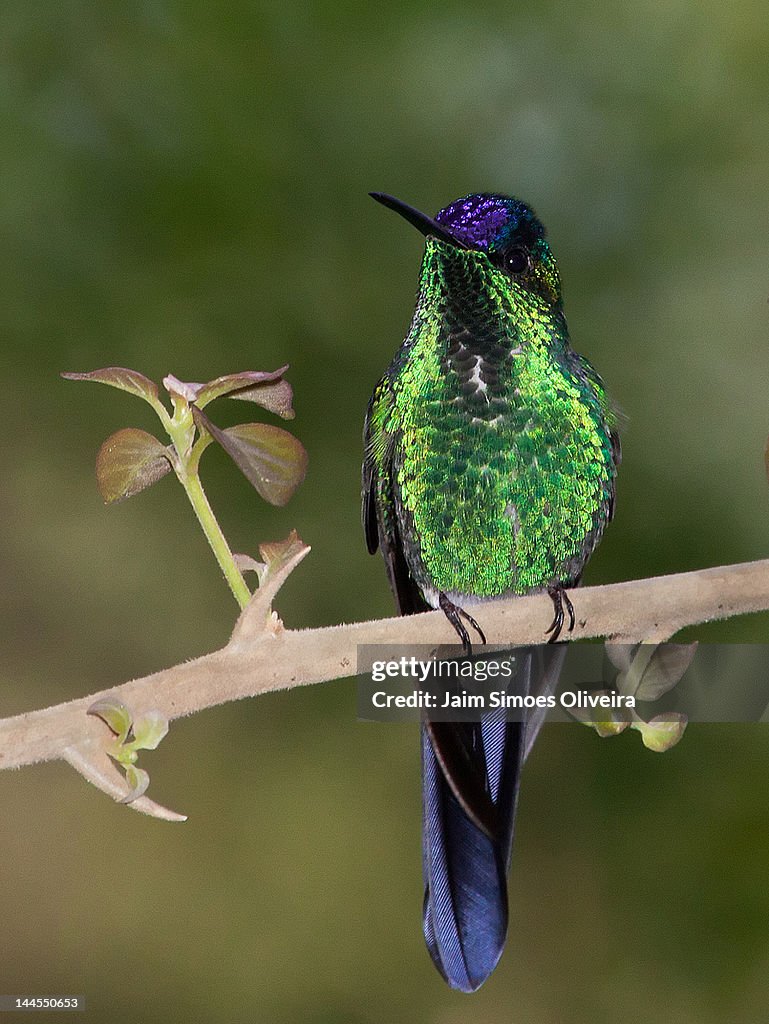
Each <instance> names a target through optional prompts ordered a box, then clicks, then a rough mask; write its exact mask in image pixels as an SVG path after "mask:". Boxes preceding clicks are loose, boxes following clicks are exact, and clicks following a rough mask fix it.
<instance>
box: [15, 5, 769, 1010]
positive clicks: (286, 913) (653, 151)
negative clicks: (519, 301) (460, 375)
mask: <svg viewBox="0 0 769 1024" xmlns="http://www.w3.org/2000/svg"><path fill="white" fill-rule="evenodd" d="M1 34H2V42H0V47H2V60H1V61H0V338H1V339H2V340H1V341H0V360H1V361H2V381H3V396H4V398H3V401H4V410H3V411H4V415H3V432H2V437H3V444H2V451H1V456H0V457H1V460H2V461H1V462H0V468H1V472H2V480H3V484H2V488H1V489H0V510H2V516H3V529H2V531H0V601H1V602H2V644H1V645H0V678H1V680H2V689H1V691H0V710H1V711H2V713H3V714H6V715H9V714H14V713H18V712H21V711H23V710H27V709H31V708H34V707H39V706H43V705H45V704H47V703H53V702H58V701H61V700H64V699H67V698H70V697H74V696H80V695H83V694H86V693H89V692H92V691H95V690H99V689H103V688H105V687H107V686H109V685H111V684H116V683H119V682H122V681H123V680H125V679H127V678H130V677H132V676H139V675H143V674H146V673H148V672H150V671H152V670H155V669H159V668H162V667H165V666H168V665H172V664H175V663H177V662H179V661H181V660H183V659H185V658H190V657H193V656H195V655H197V654H201V653H204V652H206V651H209V650H213V649H214V648H216V647H218V646H221V645H222V644H223V643H224V642H225V640H226V639H227V637H228V635H229V631H230V629H231V626H232V623H233V620H234V616H235V613H236V608H235V605H234V602H233V601H232V599H231V597H230V595H229V593H228V591H227V589H226V587H225V585H224V583H223V581H222V580H221V579H220V578H219V576H218V571H217V569H216V567H215V564H214V562H213V559H212V558H211V557H210V555H209V552H208V550H207V548H206V546H205V542H204V540H203V538H202V536H201V535H200V534H199V531H198V529H197V527H196V524H195V523H194V521H193V516H192V514H191V512H190V510H189V509H188V507H187V506H186V503H185V499H184V497H183V495H182V493H181V490H180V488H178V487H177V486H175V485H174V483H173V481H172V480H170V479H169V480H165V481H163V482H162V483H161V484H159V485H158V486H157V487H156V488H154V489H152V490H151V491H149V492H147V493H146V494H144V495H141V496H140V497H138V498H136V499H134V500H132V501H129V502H127V503H125V504H123V505H120V506H117V507H114V508H111V509H109V510H107V509H105V508H104V507H103V505H102V504H101V501H100V499H99V497H98V494H97V492H96V487H95V483H94V480H93V457H94V455H95V453H96V451H97V449H98V447H99V445H100V444H101V441H102V440H103V439H104V437H106V436H107V434H109V433H110V432H112V431H113V430H115V429H117V428H119V427H122V426H127V425H135V426H142V427H145V428H147V429H154V422H153V416H152V413H151V412H150V410H149V409H148V408H147V407H145V406H144V405H143V404H142V403H141V402H138V401H136V400H135V399H131V398H129V397H128V396H126V395H122V394H120V393H119V392H115V391H112V390H110V389H107V388H99V387H96V386H94V385H81V384H71V383H65V382H64V381H62V380H60V379H59V378H58V376H57V375H58V372H59V371H60V370H65V369H68V370H88V369H93V368H94V367H98V366H105V365H110V364H118V365H123V366H129V367H133V368H136V369H138V370H141V371H143V372H144V373H146V374H148V375H149V376H151V377H153V378H156V379H159V378H160V377H161V376H163V375H164V374H165V373H167V372H173V373H175V374H176V375H177V376H179V377H181V378H183V379H187V380H206V379H208V378H209V377H213V376H216V375H218V374H220V373H225V372H232V371H235V370H241V369H274V368H275V367H277V366H279V365H282V364H283V363H284V362H289V363H290V364H291V370H290V375H289V379H290V380H291V382H292V383H293V385H294V387H295V404H296V408H297V412H298V415H297V419H296V421H295V423H294V425H293V429H295V432H296V433H297V435H298V436H299V437H300V438H301V439H302V441H303V442H304V444H305V445H306V447H307V449H308V451H309V454H310V470H309V474H308V477H307V480H306V482H305V484H304V485H303V487H302V488H301V490H300V491H299V493H298V494H297V496H296V497H295V499H294V500H293V501H292V502H291V504H290V505H289V506H288V508H286V509H283V510H273V509H270V508H267V507H266V506H265V505H264V504H263V503H261V502H260V500H259V499H258V498H257V496H256V495H255V494H254V492H253V491H251V489H250V488H249V486H248V484H247V483H246V482H245V481H244V480H243V479H242V478H241V477H240V476H239V474H238V473H237V471H236V470H235V469H234V468H233V467H232V465H231V464H229V463H228V462H227V460H226V458H225V457H224V456H223V455H222V453H220V452H218V451H211V452H210V453H209V454H208V455H206V458H205V462H204V477H205V481H206V483H207V486H208V488H209V494H210V496H211V499H212V502H213V503H214V505H215V507H216V508H217V509H218V510H219V512H220V515H221V520H222V522H223V525H224V527H225V529H226V532H227V534H228V536H229V537H230V539H231V541H232V543H233V545H234V546H235V548H236V549H238V550H246V551H250V552H255V551H256V548H257V545H258V543H259V542H260V541H262V540H271V539H276V538H279V537H283V536H285V535H286V534H287V533H288V531H289V529H290V528H291V527H296V528H297V529H298V530H299V532H300V534H301V536H302V537H303V538H304V539H305V540H307V541H308V542H309V543H310V544H311V545H312V548H313V551H312V554H311V555H310V557H309V558H308V559H307V560H306V561H305V562H304V563H303V565H302V566H301V568H300V569H299V570H297V572H296V573H295V574H294V576H293V577H292V579H291V580H290V582H289V583H288V584H287V586H286V587H285V589H284V591H283V592H282V593H281V595H280V599H279V602H278V609H279V611H280V613H281V615H282V617H283V618H284V620H285V622H286V624H287V625H288V626H292V627H309V626H315V625H321V624H330V623H336V622H339V621H345V620H346V621H350V620H354V619H360V618H371V617H376V616H382V615H388V614H390V612H391V601H390V596H389V593H388V590H387V586H386V582H385V578H384V572H383V569H382V566H381V564H380V563H379V561H378V560H374V559H371V558H369V557H368V555H367V554H366V553H365V549H364V544H363V540H362V537H361V533H360V528H359V518H358V498H359V475H358V474H359V461H360V434H361V426H362V420H363V414H364V410H365V406H366V402H367V399H368V395H369V393H370V391H371V388H372V386H373V384H374V382H375V381H376V379H377V378H378V376H379V375H380V373H381V372H382V370H383V369H384V368H385V366H386V365H387V363H388V362H389V360H390V358H391V356H392V353H393V352H394V350H395V348H396V346H397V345H398V344H399V342H400V339H401V337H402V336H403V333H404V331H405V328H406V326H407V324H408V321H409V318H410V315H411V311H412V305H413V296H414V291H415V284H416V275H417V268H418V264H419V260H420V255H421V249H422V240H421V239H420V237H419V236H418V235H417V233H416V232H414V231H412V230H410V229H409V228H408V227H407V226H406V225H405V224H404V223H403V222H402V221H400V220H399V219H398V218H397V217H395V216H393V215H392V214H388V213H386V212H385V211H384V210H382V209H381V208H380V207H377V206H376V205H375V204H374V203H373V202H372V201H371V200H370V199H369V198H368V197H367V195H366V193H367V192H368V191H369V190H370V189H383V190H386V191H389V192H392V193H394V194H395V195H397V196H401V197H402V198H404V199H405V200H407V201H409V202H412V203H414V204H415V205H417V206H420V207H422V208H425V209H427V210H428V211H435V210H437V209H438V208H439V207H440V206H442V205H444V204H445V203H447V202H448V201H450V200H451V199H453V198H455V197H456V196H458V195H461V194H463V193H466V192H469V191H476V190H498V191H503V192H513V193H515V194H518V195H520V196H522V197H523V198H525V199H526V200H528V201H529V202H531V203H532V204H533V205H534V206H535V208H536V209H537V211H538V212H539V213H540V215H541V216H542V218H543V219H544V221H545V223H546V224H547V225H548V228H549V232H550V237H551V240H552V243H553V246H554V248H555V251H556V253H557V256H558V259H559V261H560V267H561V273H562V277H563V280H564V282H565V290H566V311H567V315H568V319H569V324H570V327H571V332H572V337H573V339H574V343H575V346H576V347H577V348H578V350H579V351H581V352H584V353H585V354H586V355H588V356H589V357H590V358H591V359H592V360H593V361H594V363H595V365H596V366H597V367H598V369H599V370H600V372H601V373H602V374H603V376H604V377H605V379H606V381H607V383H608V384H609V386H610V388H611V390H612V393H613V395H614V397H615V399H616V400H617V402H618V404H619V405H620V406H621V407H622V408H623V409H624V411H625V413H626V414H627V417H628V427H627V429H626V431H625V435H624V449H625V462H624V465H623V467H622V471H621V477H620V485H619V502H618V515H617V519H616V520H615V522H614V524H613V525H612V526H611V528H610V530H609V531H608V533H607V535H606V538H605V540H604V542H603V545H602V547H601V550H600V552H599V553H598V554H597V555H596V557H595V558H594V560H593V562H592V564H591V567H590V569H589V572H588V575H587V582H593V583H597V582H604V581H613V580H622V579H629V578H632V577H636V576H645V575H652V574H660V573H667V572H676V571H680V570H686V569H692V568H698V567H702V566H707V565H717V564H722V563H730V562H736V561H742V560H749V559H753V558H758V557H764V556H766V555H767V552H769V501H768V500H767V499H768V493H767V483H766V479H765V475H764V469H763V447H764V442H765V439H766V435H767V431H768V430H769V414H768V412H767V397H766V396H767V384H769V352H768V351H767V336H768V335H769V305H768V304H767V299H768V298H769V231H768V230H767V229H768V228H769V214H768V206H767V192H768V189H767V181H768V172H769V117H767V110H769V62H767V59H766V55H767V52H768V51H769V13H768V12H767V7H766V4H765V2H763V0H736V2H735V3H733V4H731V5H724V4H722V3H719V2H716V0H698V2H695V0H667V2H659V0H639V2H638V3H636V4H633V5H624V6H623V5H616V4H612V3H608V2H607V0H595V2H587V3H585V4H581V5H578V6H575V5H566V4H558V3H555V2H547V0H546V2H544V3H541V4H538V5H533V6H532V5H530V4H529V5H524V4H518V3H513V4H511V3H510V2H509V0H505V2H499V3H497V2H493V0H481V2H479V3H474V4H469V3H466V2H465V3H456V2H448V3H444V4H442V5H440V6H438V5H436V4H434V3H430V2H427V0H410V2H408V3H406V2H403V0H393V2H392V3H389V4H386V5H384V6H381V5H380V6H379V7H375V6H374V5H365V4H363V5H354V4H345V3H343V2H341V0H329V2H326V3H323V2H312V3H307V4H297V5H288V6H286V5H277V4H262V3H259V2H256V3H253V2H252V3H240V2H235V3H230V4H227V5H221V6H220V5H210V4H205V3H202V2H199V0H193V2H191V3H187V4H178V3H176V4H174V3H164V2H160V0H158V2H153V0H144V2H138V3H136V4H132V5H126V4H122V3H116V2H109V0H104V2H102V3H101V4H98V5H91V4H85V3H78V2H74V0H59V2H56V3H54V2H52V0H44V2H43V3H39V4H35V5H28V4H24V3H21V2H20V0H9V2H8V3H6V4H4V6H3V15H2V33H1ZM247 408H248V407H245V406H240V405H236V404H235V403H232V404H231V406H227V407H221V404H220V405H219V406H216V407H215V410H217V411H218V413H219V421H220V422H234V421H235V420H237V419H238V418H240V419H243V418H244V415H243V414H244V412H245V411H246V410H247ZM228 416H229V417H230V419H229V420H228V419H227V417H228ZM768 621H769V620H767V617H766V616H761V617H754V618H745V619H743V620H732V621H731V622H729V623H727V624H725V625H722V626H719V627H711V628H709V629H704V628H703V629H698V630H696V631H694V632H693V635H695V636H699V637H702V638H710V639H722V640H764V639H766V636H767V624H768ZM417 750H418V740H417V730H416V727H415V726H384V725H372V724H359V723H357V722H356V721H355V713H354V684H353V683H352V681H349V680H346V681H341V682H337V683H332V684H329V685H326V686H322V687H316V688H311V689H306V690H295V691H293V692H291V693H287V694H276V695H272V696H268V697H264V698H262V699H260V700H254V701H249V702H244V703H241V704H238V705H231V706H228V707H223V708H220V709H217V710H214V711H209V712H206V713H204V714H200V715H198V716H195V717H194V718H192V719H189V720H186V721H182V722H178V723H175V724H174V725H173V727H172V729H171V733H170V735H169V737H168V738H167V739H166V740H165V742H164V743H163V744H162V746H161V748H160V749H159V750H158V751H157V752H156V753H154V754H150V755H148V756H147V757H146V758H145V760H144V762H143V763H144V764H145V765H146V766H147V767H148V768H149V769H150V771H151V774H152V787H151V793H152V795H153V796H155V798H156V799H158V800H159V801H161V802H162V803H165V804H168V805H169V806H171V807H174V808H176V809H179V810H182V811H185V812H186V813H188V814H189V816H190V818H189V821H188V822H187V823H186V824H184V825H169V824H163V823H160V822H157V821H153V820H149V819H147V818H144V817H141V816H139V815H136V814H133V813H131V812H130V811H129V810H126V809H125V808H121V807H118V806H116V805H115V804H113V803H111V802H110V801H109V800H108V799H107V798H106V797H105V796H104V795H102V794H100V793H98V792H96V791H95V790H92V789H90V788H89V787H88V786H86V785H85V784H84V783H83V782H82V780H81V779H80V778H79V776H76V775H75V773H74V772H72V771H71V770H70V769H69V768H67V767H65V766H62V765H45V766H39V767H35V768H27V769H24V771H22V772H20V773H14V774H11V773H6V774H3V775H1V776H0V807H2V821H3V827H2V830H1V831H0V864H1V865H2V887H1V888H0V935H1V936H2V954H1V955H0V991H1V992H6V993H18V992H32V993H36V994H39V993H49V992H62V993H71V992H77V993H82V994H85V995H86V997H87V999H88V1001H89V1007H90V1011H89V1013H90V1017H91V1019H94V1020H107V1019H115V1018H116V1016H119V1017H120V1019H123V1018H126V1019H128V1018H129V1017H132V1018H133V1019H136V1020H141V1021H145V1022H149V1024H154V1022H156V1021H157V1022H161V1021H162V1022H167V1021H171V1020H176V1019H194V1020H199V1021H217V1022H218V1021H259V1022H262V1021H265V1022H284V1021H285V1022H289V1021H290V1022H294V1021H302V1022H305V1021H306V1022H309V1024H337V1022H350V1024H369V1022H371V1024H374V1022H393V1021H406V1020H413V1021H428V1022H434V1024H452V1022H460V1021H463V1022H464V1021H467V1020H478V1021H484V1022H488V1024H494V1022H497V1021H499V1022H502V1021H504V1022H518V1021H520V1022H526V1024H529V1022H538V1024H581V1022H596V1021H613V1020H616V1019H617V1018H618V1017H619V1016H621V1017H622V1019H624V1020H628V1021H633V1022H642V1024H645V1022H652V1021H655V1022H656V1021H659V1020H671V1021H673V1020H675V1021H676V1022H679V1024H689V1022H692V1024H694V1022H697V1024H711V1022H713V1024H715V1022H718V1024H721V1022H723V1021H725V1020H728V1021H730V1022H753V1021H759V1020H763V1019H765V1017H766V1006H767V1004H769V786H768V785H767V777H768V776H769V734H767V732H766V730H765V729H763V728H761V727H757V726H752V727H751V726H739V727H738V726H732V727H726V726H720V727H714V726H710V727H708V726H693V727H691V728H690V729H689V731H688V733H687V735H686V736H685V738H684V741H683V742H682V743H681V744H680V746H678V747H677V748H676V749H675V750H673V751H672V752H670V753H668V754H666V755H664V756H662V755H655V754H651V753H649V752H648V751H646V750H644V749H643V748H642V746H641V743H640V741H639V738H638V736H637V735H635V734H633V735H623V736H622V737H620V738H618V739H616V740H612V741H601V740H599V739H598V738H597V737H596V736H595V735H593V734H591V733H590V732H588V731H587V730H585V729H582V728H579V727H568V726H561V727H557V726H554V727H551V728H550V729H548V730H545V733H544V734H543V736H542V739H541V741H540V743H539V744H538V749H536V750H535V752H534V755H533V757H532V759H531V761H530V763H529V765H528V767H527V771H526V775H525V779H524V787H523V793H522V801H521V807H520V814H519V823H518V824H519V827H518V838H517V842H516V849H515V853H514V865H513V872H512V876H511V905H512V915H511V917H512V924H511V934H510V940H509V944H508V948H507V952H506V955H505V957H504V959H503V961H502V963H501V965H500V967H499V969H498V970H497V972H496V973H495V974H494V975H493V977H492V978H491V980H490V981H489V982H488V984H487V985H486V986H485V987H484V988H483V989H482V990H481V991H480V992H479V993H478V994H477V995H475V996H473V997H465V996H461V995H458V994H456V993H453V992H451V991H449V990H448V989H446V988H445V986H444V985H443V983H442V982H441V980H440V979H439V977H438V975H437V974H436V972H435V971H434V969H433V967H432V965H431V963H430V961H429V958H428V956H427V953H426V952H425V950H424V948H423V944H422V938H421V932H420V911H421V898H422V894H421V864H420V849H419V827H420V823H419V818H420V809H419V808H420V798H419V766H418V753H417Z"/></svg>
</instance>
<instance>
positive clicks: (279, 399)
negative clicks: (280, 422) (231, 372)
mask: <svg viewBox="0 0 769 1024" xmlns="http://www.w3.org/2000/svg"><path fill="white" fill-rule="evenodd" d="M227 397H228V398H236V399H237V400H238V401H240V402H255V403H256V405H261V407H262V408H263V409H267V410H268V412H273V413H275V415H276V416H280V417H281V418H282V419H284V420H292V419H293V418H294V416H296V413H295V412H294V407H293V405H292V404H291V403H292V400H293V397H294V392H293V390H292V388H291V385H290V384H289V383H288V381H287V380H279V381H277V382H276V383H275V384H259V385H257V386H256V387H250V388H243V390H242V391H232V392H231V393H230V394H229V395H228V396H227Z"/></svg>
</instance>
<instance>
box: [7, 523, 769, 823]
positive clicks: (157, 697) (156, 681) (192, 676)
mask: <svg viewBox="0 0 769 1024" xmlns="http://www.w3.org/2000/svg"><path fill="white" fill-rule="evenodd" d="M308 551H309V548H308V547H306V546H305V545H303V544H302V543H301V542H300V541H298V539H297V542H296V544H295V545H294V547H293V548H292V549H290V550H287V551H286V552H284V553H283V556H282V557H281V559H279V560H277V561H276V563H275V564H273V565H271V566H269V567H268V570H267V571H266V572H265V575H264V576H263V578H262V579H261V585H260V587H259V589H258V590H257V591H256V593H255V595H254V597H253V598H252V600H251V602H250V603H249V605H248V606H247V607H246V608H245V610H244V611H243V613H242V614H241V617H240V619H239V620H238V622H237V624H236V626H235V630H234V632H233V635H232V637H231V639H230V641H229V643H228V644H227V645H226V646H225V647H223V648H222V649H221V650H218V651H215V652H214V653H212V654H207V655H205V656H203V657H201V658H197V659H195V660H194V661H189V662H184V663H183V664H181V665H176V666H175V667H173V668H169V669H165V670H163V671H162V672H156V673H154V674H152V675H149V676H145V677H143V678H142V679H134V680H132V681H131V682H127V683H124V684H123V685H122V686H118V687H114V688H112V689H110V690H108V691H103V692H102V693H96V694H92V695H91V696H89V697H82V698H80V699H78V700H73V701H69V702H68V703H66V704H57V705H55V706H54V707H50V708H45V709H43V710H40V711H31V712H28V713H27V714H23V715H18V716H16V717H14V718H7V719H4V720H0V768H18V767H21V766H22V765H25V764H33V763H35V762H39V761H52V760H64V761H67V762H68V763H69V764H71V765H72V766H73V767H74V768H76V769H77V770H78V771H79V772H81V774H83V775H84V776H85V777H86V778H87V779H88V780H89V781H91V782H93V783H94V784H95V785H96V786H98V787H99V788H100V789H102V790H104V791H105V792H107V793H109V794H110V795H111V796H113V797H114V798H115V799H118V800H120V799H125V797H126V795H127V793H128V787H127V785H126V782H125V779H124V778H123V777H122V775H121V773H120V772H119V770H118V769H117V767H116V766H115V764H114V763H113V761H112V760H111V759H110V757H109V756H108V749H110V746H111V744H113V743H114V736H113V735H112V734H111V733H110V731H109V730H108V729H107V728H106V726H105V724H104V722H103V721H101V720H99V719H97V718H95V717H94V716H88V714H87V712H88V709H89V708H90V707H91V706H92V705H93V704H94V702H95V701H97V700H100V699H108V698H110V699H117V700H119V701H121V702H122V703H123V704H124V705H125V706H126V707H127V708H130V709H131V713H132V714H133V715H134V716H136V717H139V716H143V715H147V714H152V713H159V714H160V715H162V716H164V717H165V718H167V719H168V720H169V721H171V720H173V719H175V718H181V717H183V716H185V715H191V714H194V713H195V712H197V711H202V710H204V709H205V708H210V707H214V706H215V705H217V704H224V703H226V702H227V701H232V700H239V699H240V698H242V697H254V696H256V695H258V694H261V693H269V692H271V691H273V690H284V689H291V688H293V687H295V686H309V685H311V684H313V683H322V682H326V681H329V680H333V679H339V678H342V677H345V676H353V675H355V674H356V665H357V648H358V646H359V645H361V644H409V645H412V644H432V645H438V644H445V643H452V642H456V636H455V634H454V632H453V630H452V628H451V626H450V625H449V624H448V622H447V621H446V618H445V616H444V615H443V613H442V612H437V611H436V612H425V613H424V614H421V615H414V616H410V617H407V618H390V619H379V620H375V621H372V622H356V623H352V624H349V625H340V626H329V627H324V628H321V629H309V630H293V629H285V628H284V627H283V624H282V623H281V621H280V619H278V617H277V615H276V614H275V612H273V611H272V599H273V597H274V595H275V593H276V592H277V590H278V589H279V588H280V586H281V585H282V583H283V582H284V581H285V579H286V578H287V576H288V575H289V574H290V572H291V571H292V570H293V569H294V568H295V566H296V565H297V564H298V563H299V562H300V561H301V559H302V558H303V557H304V556H305V555H306V554H307V552H308ZM574 605H575V611H576V616H577V623H576V626H575V629H574V632H573V634H572V637H573V639H575V640H581V639H585V638H591V637H606V638H608V639H611V640H618V641H622V642H624V643H637V642H641V641H646V642H649V643H661V642H663V641H665V640H667V639H669V638H670V637H671V636H673V634H675V633H677V632H678V631H679V630H680V629H683V628H684V627H685V626H692V625H696V624H698V623H703V622H710V621H713V620H715V619H727V618H730V617H732V616H734V615H742V614H746V613H750V612H759V611H766V610H769V559H765V560H763V561H758V562H747V563H743V564H740V565H730V566H721V567H719V568H713V569H701V570H699V571H697V572H688V573H680V574H678V575H675V576H658V577H654V578H652V579H644V580H634V581H631V582H627V583H615V584H611V585H609V586H602V587H587V588H585V589H581V590H579V591H578V592H577V593H576V594H575V595H574ZM474 613H475V615H476V616H477V617H478V618H479V619H480V620H481V624H482V626H483V629H484V632H485V633H486V636H487V638H488V641H489V643H490V644H497V645H498V644H505V645H508V646H509V645H511V644H515V645H522V644H536V643H542V642H543V641H544V639H545V637H544V635H543V624H547V623H549V621H550V619H551V617H552V604H551V601H550V598H549V597H548V596H547V595H546V594H538V595H532V596H529V597H517V598H510V599H500V600H495V601H490V602H487V603H484V604H483V606H482V607H481V608H479V609H477V610H476V609H474ZM130 806H132V807H133V808H134V809H136V810H139V811H143V812H144V813H147V814H152V815H155V816H156V817H162V818H166V819H167V820H183V816H182V815H178V814H175V813H174V812H173V811H169V810H167V809H166V808H163V807H160V806H159V805H158V804H155V803H154V802H153V801H151V800H149V799H148V798H147V797H144V796H142V797H140V798H138V799H136V800H133V802H132V803H131V805H130Z"/></svg>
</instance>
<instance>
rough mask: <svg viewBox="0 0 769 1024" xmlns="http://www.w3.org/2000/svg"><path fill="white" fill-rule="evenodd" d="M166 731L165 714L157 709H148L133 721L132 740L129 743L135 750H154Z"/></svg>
mask: <svg viewBox="0 0 769 1024" xmlns="http://www.w3.org/2000/svg"><path fill="white" fill-rule="evenodd" d="M167 733H168V719H167V718H166V717H165V715H161V714H160V712H159V711H148V712H147V714H146V715H143V716H142V717H141V718H137V719H136V721H135V722H134V725H133V734H134V741H133V743H132V744H131V745H132V746H133V747H134V748H135V749H136V750H155V748H156V747H157V746H158V744H159V743H160V741H161V740H162V739H163V737H164V736H165V735H166V734H167Z"/></svg>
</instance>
